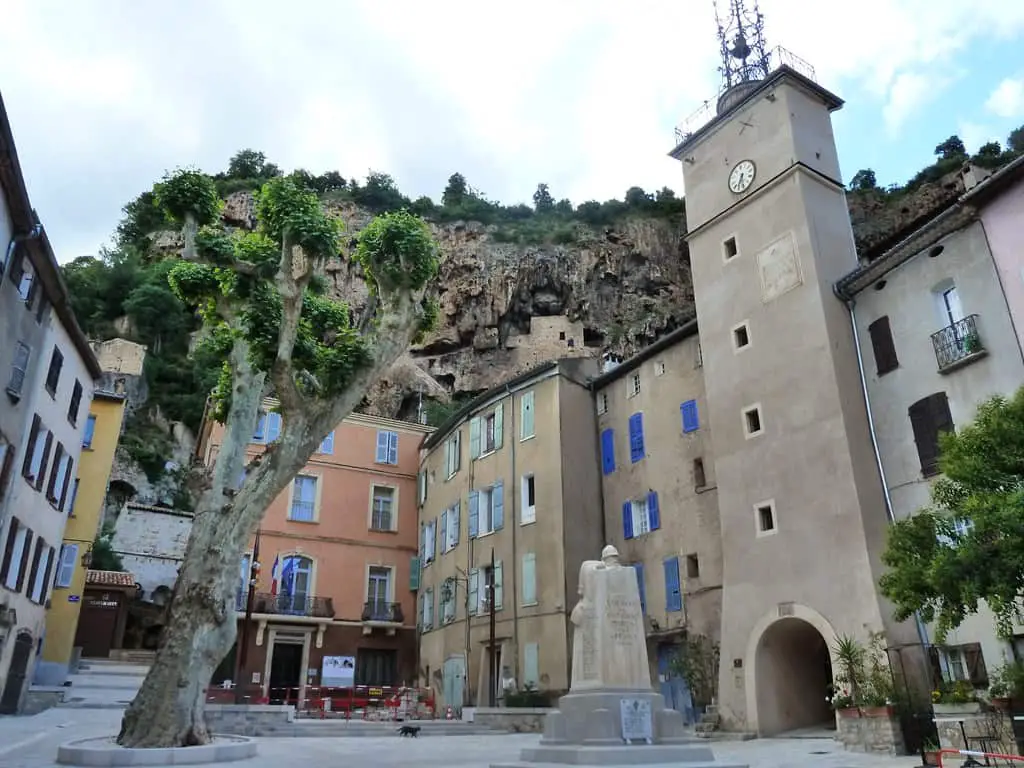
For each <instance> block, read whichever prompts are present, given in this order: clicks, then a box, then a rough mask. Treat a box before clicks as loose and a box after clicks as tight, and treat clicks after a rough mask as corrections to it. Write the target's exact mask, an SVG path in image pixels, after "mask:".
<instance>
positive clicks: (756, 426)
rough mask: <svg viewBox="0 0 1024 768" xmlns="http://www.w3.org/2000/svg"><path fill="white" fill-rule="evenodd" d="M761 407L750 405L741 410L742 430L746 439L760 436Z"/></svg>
mask: <svg viewBox="0 0 1024 768" xmlns="http://www.w3.org/2000/svg"><path fill="white" fill-rule="evenodd" d="M762 429H763V427H762V425H761V406H759V405H751V406H750V407H748V408H744V409H743V430H744V432H746V435H747V437H757V436H758V435H760V434H761V431H762Z"/></svg>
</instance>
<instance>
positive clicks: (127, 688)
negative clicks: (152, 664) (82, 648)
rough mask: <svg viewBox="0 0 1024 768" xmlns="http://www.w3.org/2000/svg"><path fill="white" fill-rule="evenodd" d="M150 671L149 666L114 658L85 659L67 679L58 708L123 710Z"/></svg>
mask: <svg viewBox="0 0 1024 768" xmlns="http://www.w3.org/2000/svg"><path fill="white" fill-rule="evenodd" d="M148 672H149V665H148V664H134V663H130V662H126V661H121V660H116V659H86V660H84V661H82V662H81V663H80V664H79V665H78V671H77V672H76V673H75V674H73V675H70V676H69V677H68V683H67V685H66V686H65V688H66V689H67V690H66V693H65V695H64V701H63V702H62V703H61V704H60V706H61V707H68V708H71V709H123V708H124V707H126V706H128V704H129V702H131V700H132V699H133V698H135V694H136V693H138V690H139V688H140V687H141V686H142V681H143V680H145V679H146V674H147V673H148Z"/></svg>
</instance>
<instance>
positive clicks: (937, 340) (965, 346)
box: [932, 315, 988, 373]
mask: <svg viewBox="0 0 1024 768" xmlns="http://www.w3.org/2000/svg"><path fill="white" fill-rule="evenodd" d="M932 346H933V347H934V348H935V360H936V362H937V363H938V364H939V373H950V372H952V371H955V370H956V369H957V368H962V367H963V366H965V365H969V364H970V363H972V362H974V361H975V360H978V359H980V358H982V357H985V355H987V354H988V350H987V349H985V346H984V344H982V343H981V336H980V335H979V334H978V316H977V315H968V316H967V317H965V318H964V319H963V320H958V321H957V322H955V323H953V324H952V325H950V326H947V327H945V328H943V329H942V330H941V331H936V332H935V333H933V334H932Z"/></svg>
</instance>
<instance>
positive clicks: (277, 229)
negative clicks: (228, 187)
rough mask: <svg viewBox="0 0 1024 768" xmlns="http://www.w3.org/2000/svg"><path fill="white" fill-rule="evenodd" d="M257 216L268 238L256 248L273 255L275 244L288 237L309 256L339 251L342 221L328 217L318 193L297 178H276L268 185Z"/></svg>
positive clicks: (263, 232) (328, 254) (324, 256)
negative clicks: (298, 182)
mask: <svg viewBox="0 0 1024 768" xmlns="http://www.w3.org/2000/svg"><path fill="white" fill-rule="evenodd" d="M256 217H257V219H258V220H259V224H260V226H259V228H260V232H261V233H262V234H263V235H265V237H266V239H264V240H263V241H260V243H258V244H256V245H255V246H254V250H259V251H261V252H262V253H265V254H267V255H269V254H270V253H272V252H273V251H272V250H271V249H270V246H271V245H272V244H273V243H275V242H276V243H282V242H284V241H285V240H287V241H288V242H289V243H291V244H293V245H298V246H300V247H301V248H302V250H303V251H305V253H306V255H307V256H308V257H312V258H316V259H325V258H328V257H330V256H335V255H337V253H338V250H339V247H338V236H339V235H340V234H341V222H340V221H338V220H337V219H333V218H331V217H329V216H327V214H325V213H324V209H323V207H322V206H321V205H320V200H319V198H317V196H316V194H315V193H314V192H312V191H310V190H308V189H306V188H304V187H302V186H300V185H299V184H297V183H296V182H295V180H294V179H293V178H277V179H272V180H271V181H269V182H267V184H266V185H264V187H263V190H262V191H261V192H260V196H259V199H258V200H257V202H256ZM261 246H262V247H261ZM261 261H265V258H261Z"/></svg>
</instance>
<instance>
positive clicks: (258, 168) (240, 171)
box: [227, 149, 281, 179]
mask: <svg viewBox="0 0 1024 768" xmlns="http://www.w3.org/2000/svg"><path fill="white" fill-rule="evenodd" d="M227 175H228V177H229V178H232V179H272V178H274V177H275V176H280V175H281V171H280V169H279V168H278V167H277V166H276V165H274V164H273V163H268V162H267V156H266V155H264V154H263V153H262V152H257V151H256V150H254V149H243V150H241V151H240V152H238V153H236V154H235V156H234V157H232V158H231V159H230V160H229V161H228V172H227Z"/></svg>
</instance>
